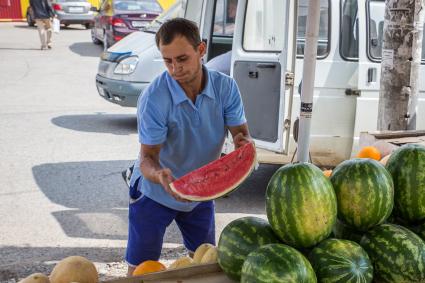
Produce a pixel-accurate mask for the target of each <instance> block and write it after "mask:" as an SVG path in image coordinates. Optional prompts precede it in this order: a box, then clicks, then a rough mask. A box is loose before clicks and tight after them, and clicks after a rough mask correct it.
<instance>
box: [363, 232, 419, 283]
mask: <svg viewBox="0 0 425 283" xmlns="http://www.w3.org/2000/svg"><path fill="white" fill-rule="evenodd" d="M360 244H361V246H362V247H363V248H364V249H365V250H366V252H367V253H368V255H369V257H370V259H371V260H372V262H373V266H374V280H375V281H376V282H385V283H387V282H388V283H399V282H403V283H410V282H425V243H424V241H422V239H421V238H420V237H419V236H417V235H416V234H415V233H413V232H412V231H410V230H409V229H407V228H405V227H402V226H399V225H395V224H382V225H379V226H376V227H374V228H373V229H371V230H370V231H368V232H367V233H366V234H365V235H364V236H363V238H362V241H361V243H360Z"/></svg>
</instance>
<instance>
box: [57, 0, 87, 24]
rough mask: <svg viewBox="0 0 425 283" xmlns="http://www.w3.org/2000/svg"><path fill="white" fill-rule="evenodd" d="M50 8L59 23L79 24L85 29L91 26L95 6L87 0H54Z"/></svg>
mask: <svg viewBox="0 0 425 283" xmlns="http://www.w3.org/2000/svg"><path fill="white" fill-rule="evenodd" d="M52 8H53V10H54V12H55V14H56V15H57V16H58V19H59V20H60V22H61V24H63V25H65V26H68V25H70V24H81V25H84V26H85V27H86V28H87V29H89V28H91V27H92V26H93V21H94V16H95V12H94V10H95V8H92V6H91V4H90V3H89V2H87V0H55V1H53V2H52Z"/></svg>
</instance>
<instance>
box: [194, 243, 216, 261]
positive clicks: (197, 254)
mask: <svg viewBox="0 0 425 283" xmlns="http://www.w3.org/2000/svg"><path fill="white" fill-rule="evenodd" d="M212 247H214V246H213V245H211V244H209V243H205V244H202V245H200V246H199V247H198V248H197V249H196V251H195V253H194V255H193V261H194V263H201V259H202V257H203V256H204V254H205V253H206V252H207V250H209V249H210V248H212Z"/></svg>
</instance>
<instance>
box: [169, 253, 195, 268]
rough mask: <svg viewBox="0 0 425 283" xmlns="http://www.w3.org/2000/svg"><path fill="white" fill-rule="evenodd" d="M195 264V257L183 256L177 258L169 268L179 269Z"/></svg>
mask: <svg viewBox="0 0 425 283" xmlns="http://www.w3.org/2000/svg"><path fill="white" fill-rule="evenodd" d="M191 265H193V259H191V258H190V257H188V256H184V257H181V258H178V259H176V260H175V261H174V262H173V263H172V264H171V265H170V267H169V268H168V269H177V268H183V267H188V266H191Z"/></svg>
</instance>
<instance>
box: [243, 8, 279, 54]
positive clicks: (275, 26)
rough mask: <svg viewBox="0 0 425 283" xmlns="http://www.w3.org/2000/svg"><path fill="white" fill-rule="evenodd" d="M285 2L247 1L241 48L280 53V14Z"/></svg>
mask: <svg viewBox="0 0 425 283" xmlns="http://www.w3.org/2000/svg"><path fill="white" fill-rule="evenodd" d="M284 2H285V1H270V0H248V1H247V9H246V15H245V23H244V28H245V29H244V33H243V44H242V46H243V48H244V49H245V50H246V51H281V50H282V48H283V40H284V38H283V36H284V35H285V34H286V33H285V31H284V30H283V25H282V17H283V15H282V13H283V11H284V5H285V3H284Z"/></svg>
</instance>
